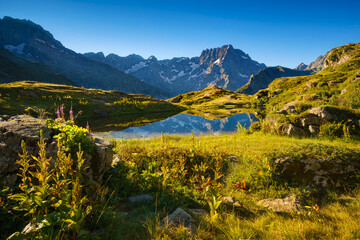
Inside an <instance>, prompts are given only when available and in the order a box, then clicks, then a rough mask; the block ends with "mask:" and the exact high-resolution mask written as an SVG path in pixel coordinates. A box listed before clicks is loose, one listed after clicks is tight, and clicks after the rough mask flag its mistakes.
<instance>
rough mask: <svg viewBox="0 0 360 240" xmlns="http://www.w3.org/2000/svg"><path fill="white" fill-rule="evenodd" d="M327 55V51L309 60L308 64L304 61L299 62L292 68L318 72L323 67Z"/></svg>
mask: <svg viewBox="0 0 360 240" xmlns="http://www.w3.org/2000/svg"><path fill="white" fill-rule="evenodd" d="M328 55H329V53H328V52H327V53H326V54H325V55H324V56H323V55H320V56H319V57H318V58H317V59H316V60H315V61H313V62H311V63H310V64H309V65H306V64H305V63H300V64H299V65H298V66H297V67H296V68H294V70H298V71H307V70H312V71H316V72H319V71H321V70H323V69H324V68H325V67H324V66H323V65H324V61H325V59H326V58H327V56H328Z"/></svg>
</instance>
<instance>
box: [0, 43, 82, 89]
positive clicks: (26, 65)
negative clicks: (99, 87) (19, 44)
mask: <svg viewBox="0 0 360 240" xmlns="http://www.w3.org/2000/svg"><path fill="white" fill-rule="evenodd" d="M22 80H31V81H37V82H45V83H54V84H64V85H75V83H73V82H72V81H71V80H70V79H68V78H66V77H64V76H63V75H60V74H55V73H53V72H52V71H51V70H50V69H49V68H48V67H46V66H44V65H42V64H40V63H33V62H29V61H27V60H25V59H23V58H20V57H17V56H16V55H14V54H12V53H11V52H9V51H7V50H5V49H2V48H0V83H10V82H15V81H22Z"/></svg>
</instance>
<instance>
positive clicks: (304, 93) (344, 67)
mask: <svg viewBox="0 0 360 240" xmlns="http://www.w3.org/2000/svg"><path fill="white" fill-rule="evenodd" d="M359 89H360V43H350V44H347V45H344V46H340V47H337V48H334V49H332V50H331V51H330V52H329V54H328V56H327V57H326V59H325V61H324V65H323V70H322V71H320V72H319V73H317V74H314V75H309V76H303V77H284V78H278V79H275V80H274V81H273V82H272V83H271V84H270V85H269V88H268V89H265V90H261V91H259V92H258V93H256V94H255V99H257V101H258V102H261V104H263V103H265V110H264V113H265V114H266V115H267V117H268V119H269V118H270V116H272V119H278V120H279V119H281V121H282V122H288V123H289V122H290V123H293V124H296V121H297V119H298V117H301V116H302V115H304V114H307V113H308V111H309V110H310V109H313V108H316V107H321V106H322V107H323V109H324V106H327V109H328V110H327V111H328V112H329V111H330V112H332V115H333V116H334V118H335V119H337V122H339V124H340V122H341V121H345V119H346V116H343V115H344V114H346V113H350V112H351V113H352V114H350V115H351V116H353V117H354V116H359V115H357V114H358V112H359V109H360V94H359ZM330 109H331V110H330ZM354 114H355V115H354ZM350 115H348V116H350ZM296 116H297V117H296ZM355 118H358V117H355ZM347 120H349V121H352V120H354V119H347ZM343 123H344V122H343Z"/></svg>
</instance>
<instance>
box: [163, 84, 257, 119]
mask: <svg viewBox="0 0 360 240" xmlns="http://www.w3.org/2000/svg"><path fill="white" fill-rule="evenodd" d="M252 99H253V97H252V96H248V95H244V94H239V93H234V92H232V91H229V90H224V89H222V88H219V87H215V86H209V87H207V88H205V89H204V90H201V91H195V92H189V93H185V94H181V95H179V96H176V97H173V98H170V99H168V100H166V101H168V102H170V103H173V104H176V105H179V106H182V107H185V108H187V109H188V113H190V114H195V115H202V116H205V117H206V118H208V119H216V118H218V117H219V116H230V115H233V114H235V113H239V112H244V109H246V111H245V112H248V111H249V109H250V108H251V102H252Z"/></svg>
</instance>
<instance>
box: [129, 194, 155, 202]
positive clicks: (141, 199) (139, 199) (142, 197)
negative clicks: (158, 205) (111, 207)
mask: <svg viewBox="0 0 360 240" xmlns="http://www.w3.org/2000/svg"><path fill="white" fill-rule="evenodd" d="M128 200H129V202H131V203H138V202H151V201H153V200H154V197H153V196H150V195H148V194H141V195H136V196H132V197H129V198H128Z"/></svg>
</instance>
